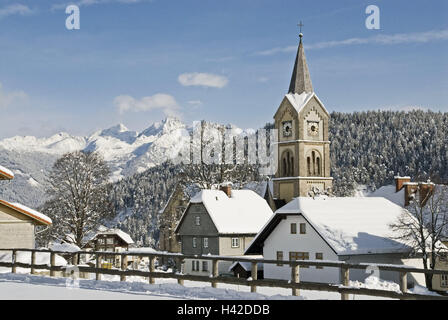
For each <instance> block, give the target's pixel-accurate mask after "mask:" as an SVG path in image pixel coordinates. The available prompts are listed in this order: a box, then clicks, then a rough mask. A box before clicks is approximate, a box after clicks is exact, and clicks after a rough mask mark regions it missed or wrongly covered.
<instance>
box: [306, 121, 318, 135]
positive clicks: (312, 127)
mask: <svg viewBox="0 0 448 320" xmlns="http://www.w3.org/2000/svg"><path fill="white" fill-rule="evenodd" d="M318 133H319V122H316V121H308V134H309V135H310V136H316V135H317V134H318Z"/></svg>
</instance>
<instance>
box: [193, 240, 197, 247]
mask: <svg viewBox="0 0 448 320" xmlns="http://www.w3.org/2000/svg"><path fill="white" fill-rule="evenodd" d="M197 246H198V241H197V239H196V238H193V248H196V247H197Z"/></svg>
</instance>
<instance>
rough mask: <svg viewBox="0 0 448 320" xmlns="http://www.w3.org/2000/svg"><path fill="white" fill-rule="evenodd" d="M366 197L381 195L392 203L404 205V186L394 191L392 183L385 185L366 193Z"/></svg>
mask: <svg viewBox="0 0 448 320" xmlns="http://www.w3.org/2000/svg"><path fill="white" fill-rule="evenodd" d="M366 196H367V197H383V198H386V199H387V200H389V201H392V202H393V203H395V204H397V205H399V206H400V207H404V188H403V189H401V190H400V191H398V192H395V186H394V185H386V186H382V187H380V188H378V189H376V190H375V191H373V192H369V193H367V194H366Z"/></svg>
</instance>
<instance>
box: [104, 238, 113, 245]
mask: <svg viewBox="0 0 448 320" xmlns="http://www.w3.org/2000/svg"><path fill="white" fill-rule="evenodd" d="M106 243H107V244H114V238H107V240H106Z"/></svg>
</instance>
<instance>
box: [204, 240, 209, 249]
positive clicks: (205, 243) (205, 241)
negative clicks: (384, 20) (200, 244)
mask: <svg viewBox="0 0 448 320" xmlns="http://www.w3.org/2000/svg"><path fill="white" fill-rule="evenodd" d="M204 248H208V238H204Z"/></svg>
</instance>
